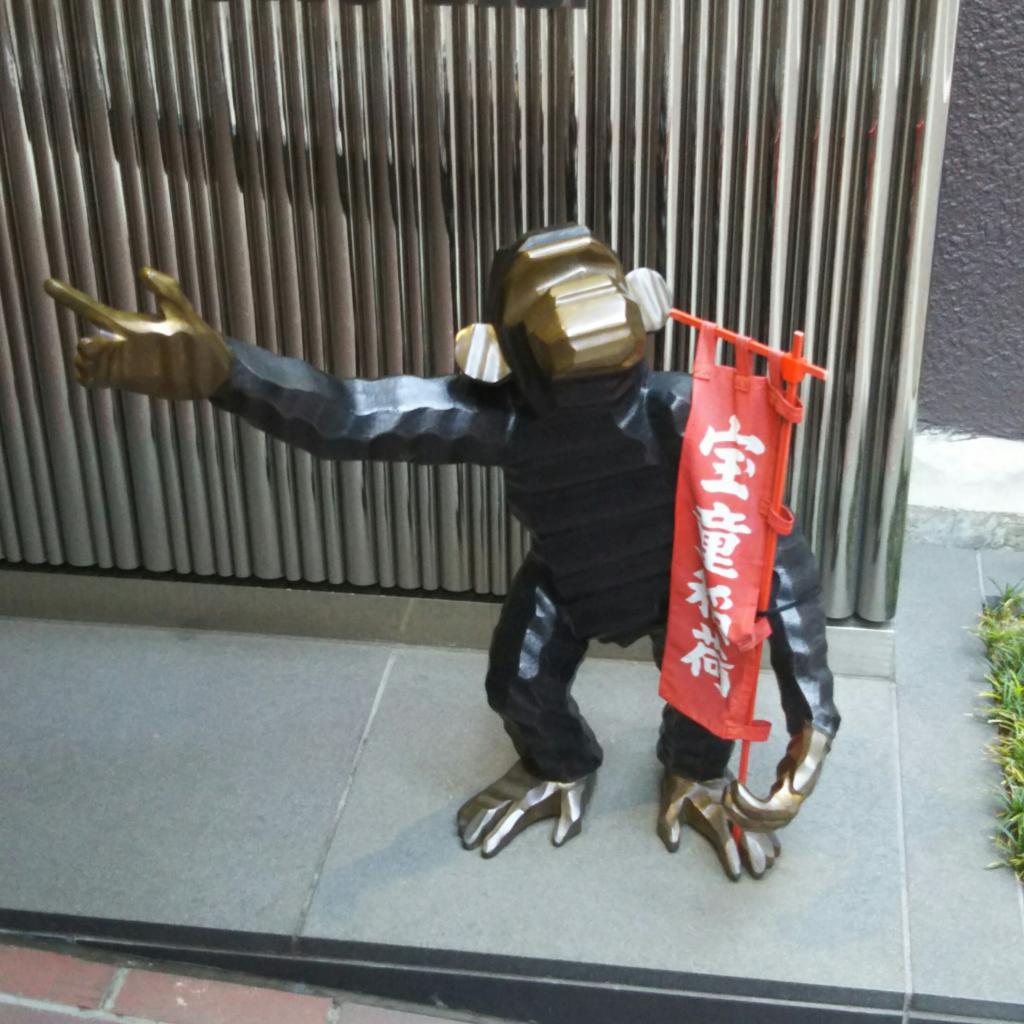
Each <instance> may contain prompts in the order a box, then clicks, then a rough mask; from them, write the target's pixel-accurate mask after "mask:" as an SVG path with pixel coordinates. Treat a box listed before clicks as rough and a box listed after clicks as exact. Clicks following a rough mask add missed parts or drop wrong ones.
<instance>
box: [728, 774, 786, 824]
mask: <svg viewBox="0 0 1024 1024" xmlns="http://www.w3.org/2000/svg"><path fill="white" fill-rule="evenodd" d="M724 804H725V810H726V813H727V814H728V815H729V817H730V819H731V820H732V821H733V822H735V824H737V825H739V827H740V828H742V829H749V830H751V831H754V832H768V831H773V832H774V831H775V830H776V829H780V828H784V827H785V826H786V825H788V824H789V823H790V822H791V821H792V820H793V819H794V818H795V817H796V814H797V811H798V810H799V809H800V804H801V798H800V797H799V796H797V795H796V794H794V793H793V792H792V790H791V789H790V788H789V785H788V783H786V784H783V785H782V786H781V787H780V788H779V789H778V790H776V791H775V792H774V793H773V794H772V795H771V796H770V797H769V798H768V799H767V800H761V799H759V798H758V797H756V796H754V794H753V793H751V792H750V790H749V789H747V787H746V786H744V785H743V783H741V782H740V781H739V780H738V779H737V780H733V782H732V783H731V785H730V786H729V788H728V789H727V790H726V793H725V801H724Z"/></svg>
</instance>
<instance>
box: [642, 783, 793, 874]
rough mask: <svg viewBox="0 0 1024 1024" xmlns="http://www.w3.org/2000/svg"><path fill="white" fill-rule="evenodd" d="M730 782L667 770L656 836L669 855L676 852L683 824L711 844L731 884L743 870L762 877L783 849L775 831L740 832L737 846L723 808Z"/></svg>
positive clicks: (662, 787)
mask: <svg viewBox="0 0 1024 1024" xmlns="http://www.w3.org/2000/svg"><path fill="white" fill-rule="evenodd" d="M730 781H731V779H729V778H721V779H711V780H709V781H706V782H695V781H694V780H693V779H687V778H685V777H684V776H682V775H676V774H675V773H674V772H669V771H666V772H665V776H664V778H663V779H662V783H661V809H660V811H659V813H658V835H659V836H660V837H661V841H662V842H663V843H664V844H665V846H666V848H667V849H668V850H669V852H670V853H675V852H676V850H678V849H679V840H680V838H681V835H682V830H683V822H685V823H686V824H687V825H690V826H691V827H692V828H694V829H696V830H697V831H698V832H699V833H700V834H701V835H702V836H703V837H704V838H705V839H706V840H707V841H708V842H709V843H711V845H712V846H713V847H714V850H715V853H716V854H718V860H719V861H720V863H721V865H722V869H723V870H724V871H725V873H726V874H727V875H728V876H729V877H730V878H731V879H732V880H733V881H734V882H735V881H738V880H739V878H740V875H741V874H742V873H743V868H746V869H747V871H748V872H749V874H750V875H752V876H753V877H754V878H761V877H762V876H763V875H764V874H765V872H766V871H767V870H768V869H769V868H770V867H771V866H772V865H773V864H774V863H775V860H776V858H777V857H778V856H779V854H780V853H781V851H782V847H781V845H780V843H779V841H778V839H777V838H776V837H775V833H774V832H746V831H740V833H739V842H738V843H737V841H736V839H735V837H734V836H733V826H732V823H731V822H730V821H729V818H728V816H727V815H726V812H725V808H724V807H723V805H722V800H723V797H724V795H725V791H726V788H727V787H728V785H729V783H730Z"/></svg>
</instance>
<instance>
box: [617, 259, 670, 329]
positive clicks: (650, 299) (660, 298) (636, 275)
mask: <svg viewBox="0 0 1024 1024" xmlns="http://www.w3.org/2000/svg"><path fill="white" fill-rule="evenodd" d="M626 290H627V291H628V292H629V296H630V298H631V299H632V300H633V301H634V302H635V303H636V304H637V305H638V306H639V307H640V315H641V316H642V317H643V321H644V330H645V331H660V330H661V329H662V327H664V326H665V321H666V320H667V319H668V313H669V310H670V309H671V308H672V296H671V295H670V294H669V290H668V282H667V281H666V280H665V278H663V277H662V276H661V274H659V273H658V272H657V271H656V270H651V269H650V268H649V267H637V269H636V270H631V271H630V272H629V273H628V274H627V275H626Z"/></svg>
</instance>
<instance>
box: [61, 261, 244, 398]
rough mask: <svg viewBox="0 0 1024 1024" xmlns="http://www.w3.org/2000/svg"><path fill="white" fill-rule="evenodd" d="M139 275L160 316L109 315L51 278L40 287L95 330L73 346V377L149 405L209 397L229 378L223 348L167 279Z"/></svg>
mask: <svg viewBox="0 0 1024 1024" xmlns="http://www.w3.org/2000/svg"><path fill="white" fill-rule="evenodd" d="M140 276H141V278H142V281H143V283H144V284H145V285H146V287H147V288H149V290H150V291H151V292H153V294H154V295H155V296H156V298H157V302H158V303H159V306H160V309H161V312H162V313H163V317H156V316H152V315H150V314H148V313H133V312H126V311H124V310H119V309H113V308H112V307H110V306H106V305H104V304H103V303H102V302H98V301H97V300H96V299H93V298H90V297H89V296H88V295H86V294H85V293H84V292H80V291H79V290H78V289H77V288H72V287H71V285H69V284H65V283H64V282H63V281H58V280H57V279H56V278H52V277H51V278H49V279H48V280H47V281H46V283H45V284H44V285H43V287H44V288H45V289H46V292H47V294H48V295H50V296H51V297H52V298H53V299H55V300H56V301H57V302H59V303H60V304H61V305H62V306H66V307H67V308H68V309H70V310H71V311H72V312H74V313H77V314H78V315H79V316H80V317H81V318H82V319H83V320H86V321H88V322H89V323H90V324H92V325H94V326H95V327H98V328H99V329H100V333H99V334H97V335H95V336H92V337H87V338H82V339H81V341H79V343H78V354H77V355H76V357H75V376H76V377H77V378H78V380H79V382H80V383H82V384H85V385H86V386H87V387H98V388H124V389H125V390H128V391H137V392H139V393H140V394H144V395H152V396H153V397H154V398H209V397H210V396H211V395H212V394H214V393H215V392H216V391H217V390H218V388H220V386H221V385H222V384H223V383H224V382H225V381H226V380H227V379H228V376H229V375H230V373H231V363H232V361H233V358H234V357H233V356H232V354H231V349H229V348H228V346H227V343H226V342H225V341H224V337H223V336H222V335H221V334H220V332H218V331H216V330H214V328H212V327H211V326H210V325H209V324H208V323H206V322H205V321H204V320H203V319H202V318H201V317H200V316H199V314H198V313H197V312H196V311H195V309H194V308H193V306H192V303H191V302H189V300H188V299H187V298H186V297H185V295H184V293H183V292H182V290H181V285H179V284H178V282H177V281H175V279H174V278H173V277H171V276H170V275H169V274H164V273H162V272H161V271H159V270H153V269H152V268H150V267H144V268H143V269H142V271H141V272H140Z"/></svg>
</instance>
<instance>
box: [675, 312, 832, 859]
mask: <svg viewBox="0 0 1024 1024" xmlns="http://www.w3.org/2000/svg"><path fill="white" fill-rule="evenodd" d="M670 315H671V316H672V318H673V319H674V320H678V321H679V322H680V323H682V324H686V326H687V327H693V328H696V329H697V330H699V329H700V328H701V327H702V326H704V321H703V320H701V319H700V318H699V317H696V316H693V315H691V314H690V313H684V312H683V311H682V310H679V309H673V310H671V311H670ZM714 332H715V335H716V336H717V337H718V338H720V339H721V340H722V341H727V342H729V343H730V344H733V345H736V344H745V345H746V346H747V347H748V348H749V350H750V351H751V352H754V353H756V354H757V355H760V356H764V357H765V358H766V359H768V361H769V362H770V363H772V364H773V365H774V366H775V367H776V368H777V371H778V374H779V377H780V378H781V379H782V381H783V382H784V388H783V397H784V398H785V399H786V401H787V402H789V403H791V404H792V405H794V406H795V405H796V404H797V403H798V401H799V393H800V385H801V383H802V382H803V379H804V377H805V376H807V375H810V376H812V377H817V378H818V379H819V380H827V379H828V371H827V370H825V369H824V368H823V367H821V366H815V365H814V364H813V363H809V362H808V361H807V360H806V359H804V357H803V353H804V334H803V331H794V332H793V344H792V345H791V346H790V350H789V352H782V351H781V350H779V349H775V348H770V347H769V346H767V345H763V344H762V343H761V342H759V341H755V340H754V339H753V338H746V337H744V336H743V335H741V334H736V333H735V332H734V331H729V330H726V329H725V328H724V327H719V326H718V325H717V324H716V325H714ZM792 437H793V422H792V421H791V420H789V419H787V418H785V417H782V425H781V427H780V433H779V444H778V449H777V451H776V457H775V475H774V478H773V480H772V490H771V502H770V505H769V512H770V514H772V515H774V516H776V517H781V516H782V514H783V511H784V508H783V504H782V496H783V493H784V491H785V489H786V475H787V473H788V471H789V447H790V442H791V440H792ZM777 536H778V535H777V533H776V532H775V530H769V531H768V539H767V541H766V542H765V552H764V565H763V568H762V571H761V583H760V590H759V594H758V605H759V610H760V611H761V612H767V611H768V608H769V605H770V603H771V597H772V573H773V572H774V569H775V548H776V543H777ZM763 643H764V642H763V641H762V642H761V643H759V644H758V645H757V659H758V663H760V657H761V648H762V646H763ZM756 693H757V691H756V686H755V690H754V695H753V697H752V699H751V702H750V720H751V721H753V717H754V702H755V699H756ZM749 769H750V740H749V739H745V740H743V741H742V746H741V748H740V765H739V779H740V782H744V783H745V782H746V781H747V774H748V771H749ZM733 833H734V835H735V837H736V839H737V841H738V840H739V829H738V828H736V827H735V826H734V828H733Z"/></svg>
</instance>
